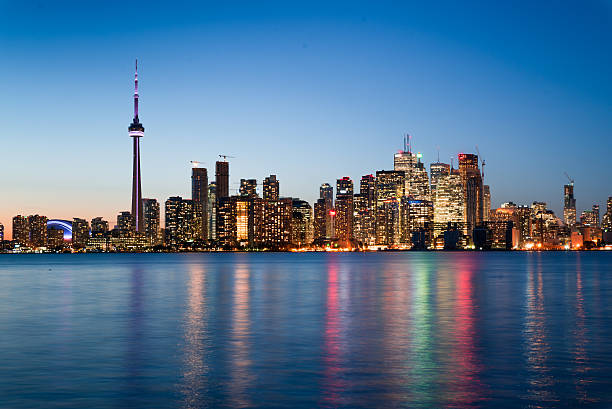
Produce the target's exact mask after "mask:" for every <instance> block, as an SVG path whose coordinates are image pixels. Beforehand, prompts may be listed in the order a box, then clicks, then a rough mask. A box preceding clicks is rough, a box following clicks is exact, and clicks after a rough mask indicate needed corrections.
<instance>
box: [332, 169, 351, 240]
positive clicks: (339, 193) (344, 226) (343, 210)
mask: <svg viewBox="0 0 612 409" xmlns="http://www.w3.org/2000/svg"><path fill="white" fill-rule="evenodd" d="M335 210H336V220H335V226H334V227H335V237H336V238H338V240H340V242H341V245H342V246H343V247H348V246H350V243H349V242H350V241H351V240H352V239H353V181H352V180H351V179H350V178H349V177H343V178H342V179H338V180H337V181H336V206H335Z"/></svg>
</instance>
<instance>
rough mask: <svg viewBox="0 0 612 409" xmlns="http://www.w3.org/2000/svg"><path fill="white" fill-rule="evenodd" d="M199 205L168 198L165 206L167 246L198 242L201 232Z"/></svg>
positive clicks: (176, 197) (179, 198)
mask: <svg viewBox="0 0 612 409" xmlns="http://www.w3.org/2000/svg"><path fill="white" fill-rule="evenodd" d="M200 207H201V203H200V202H194V201H193V200H190V199H183V198H182V197H180V196H174V197H170V198H168V200H166V204H165V222H166V225H165V226H166V227H165V241H166V245H169V246H180V245H182V244H185V243H188V242H193V241H195V240H198V238H200V235H201V231H202V219H201V214H202V212H201V209H200Z"/></svg>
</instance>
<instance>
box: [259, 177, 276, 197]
mask: <svg viewBox="0 0 612 409" xmlns="http://www.w3.org/2000/svg"><path fill="white" fill-rule="evenodd" d="M256 195H257V194H255V196H256ZM279 195H280V187H279V182H278V179H276V175H270V176H268V177H267V178H265V179H264V182H263V195H262V197H263V198H264V199H266V200H278V198H279Z"/></svg>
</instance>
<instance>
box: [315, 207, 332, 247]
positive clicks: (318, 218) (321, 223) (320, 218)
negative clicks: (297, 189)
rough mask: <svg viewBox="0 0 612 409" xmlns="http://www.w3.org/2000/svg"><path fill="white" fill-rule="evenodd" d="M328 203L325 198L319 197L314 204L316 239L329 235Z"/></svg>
mask: <svg viewBox="0 0 612 409" xmlns="http://www.w3.org/2000/svg"><path fill="white" fill-rule="evenodd" d="M328 212H329V211H328V210H327V205H326V203H325V199H319V200H317V201H316V202H315V204H314V225H313V230H314V233H313V235H314V239H315V240H321V239H325V238H326V237H327V230H326V221H327V214H328Z"/></svg>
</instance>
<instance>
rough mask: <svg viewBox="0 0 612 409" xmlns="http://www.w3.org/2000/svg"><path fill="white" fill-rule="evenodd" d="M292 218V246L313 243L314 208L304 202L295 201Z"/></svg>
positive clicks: (293, 202)
mask: <svg viewBox="0 0 612 409" xmlns="http://www.w3.org/2000/svg"><path fill="white" fill-rule="evenodd" d="M292 207H293V214H292V217H291V244H293V245H294V246H297V247H302V246H306V245H308V244H310V243H312V240H313V230H312V207H311V206H310V204H309V203H308V202H306V201H304V200H300V199H293V201H292Z"/></svg>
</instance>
